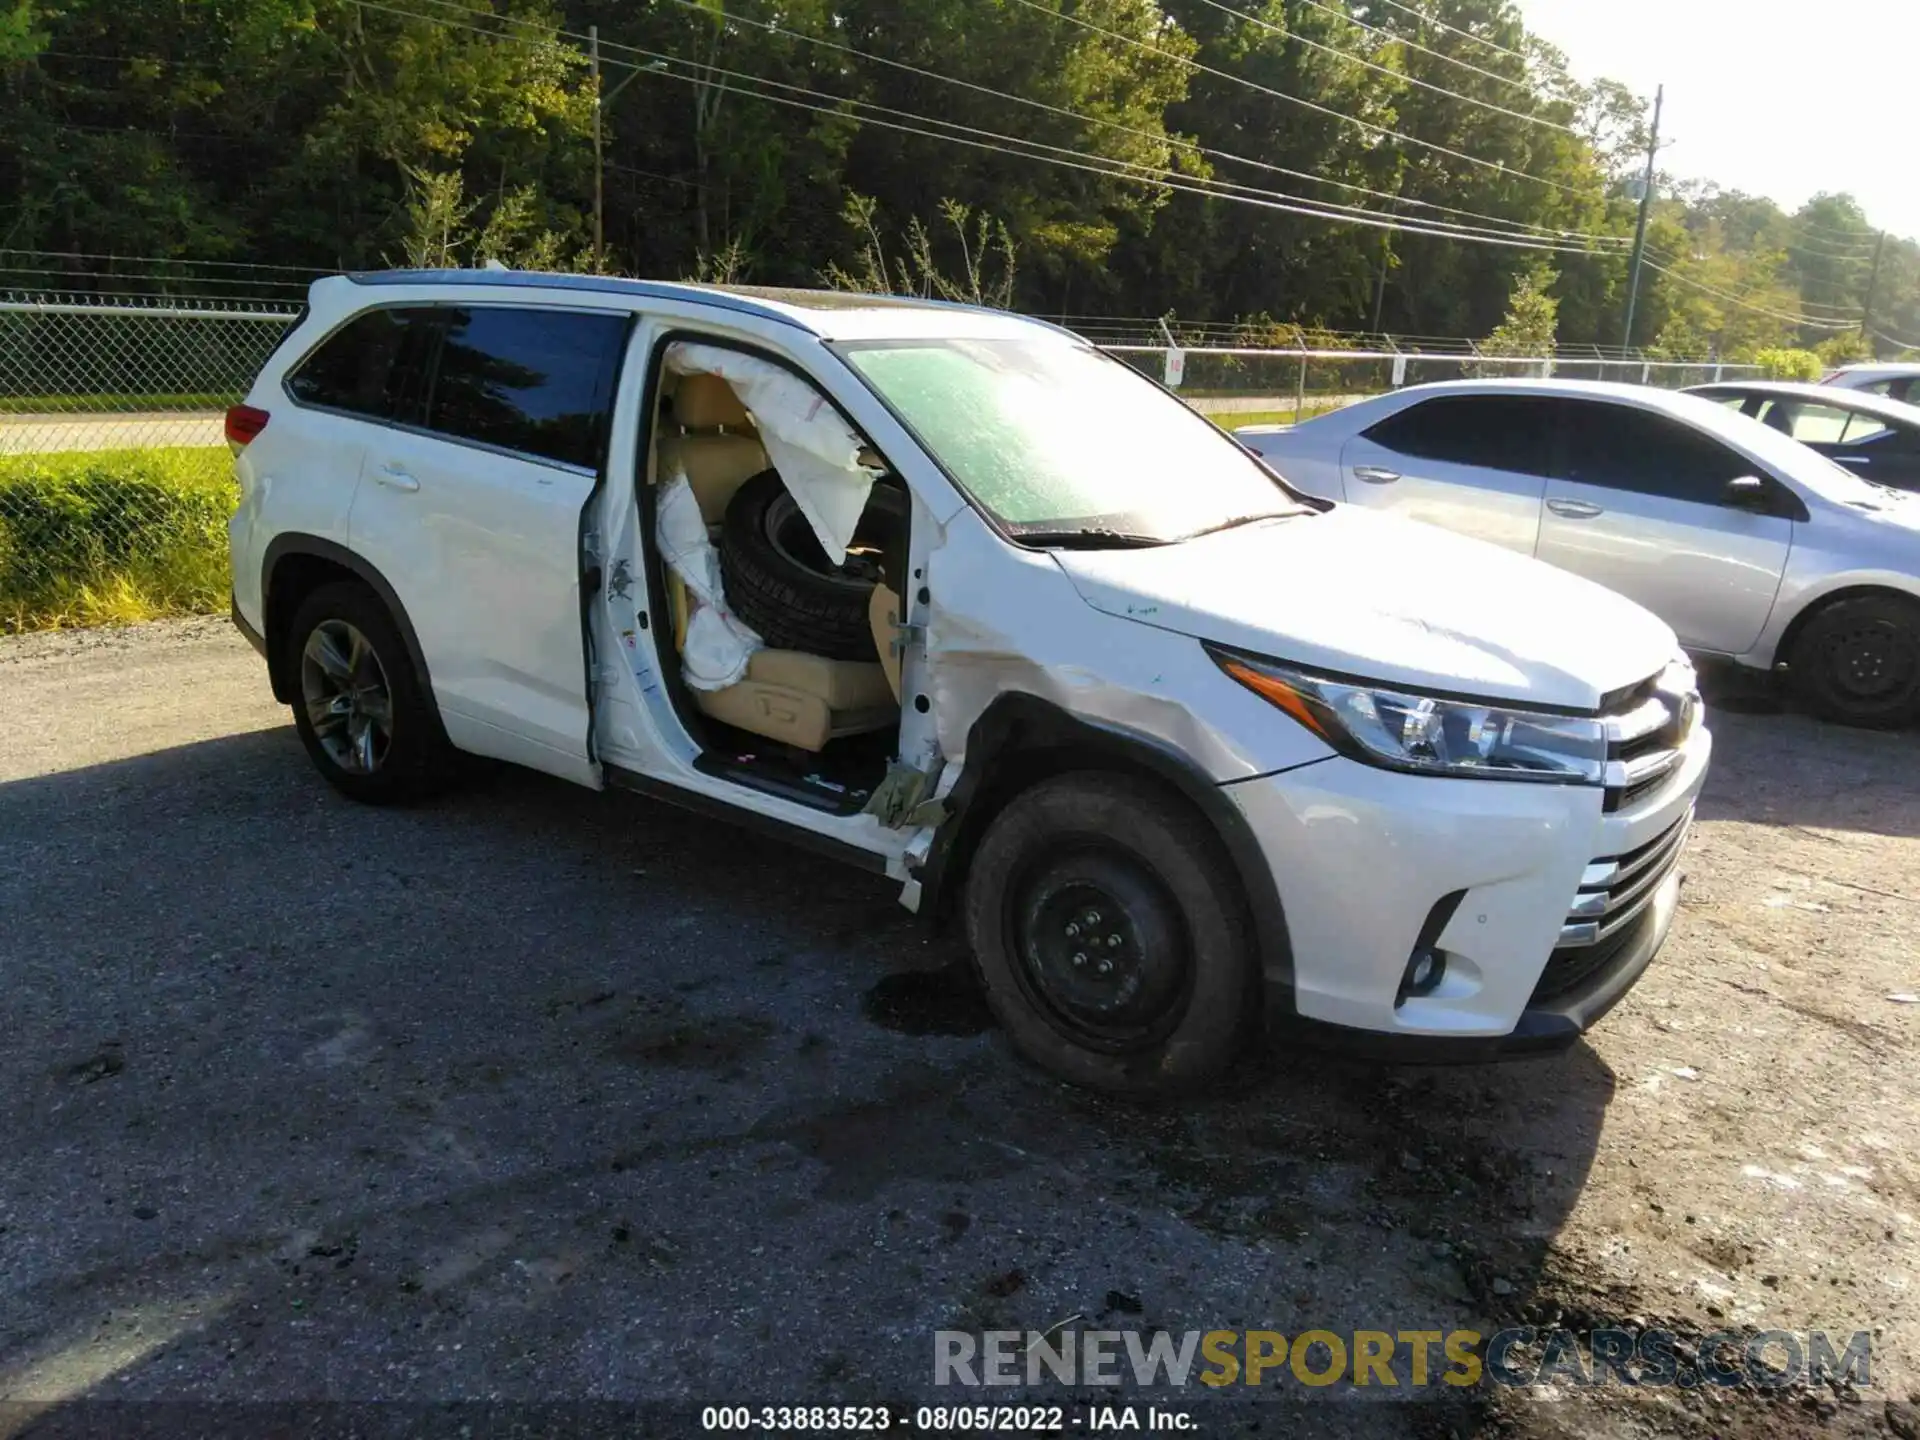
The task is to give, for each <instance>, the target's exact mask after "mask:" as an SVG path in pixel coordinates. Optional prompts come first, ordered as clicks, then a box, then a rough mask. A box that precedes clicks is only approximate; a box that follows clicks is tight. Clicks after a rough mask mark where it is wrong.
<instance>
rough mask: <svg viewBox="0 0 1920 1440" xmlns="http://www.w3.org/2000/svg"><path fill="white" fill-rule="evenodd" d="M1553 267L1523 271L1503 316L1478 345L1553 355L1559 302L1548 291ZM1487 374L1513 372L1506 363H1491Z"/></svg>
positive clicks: (1513, 352) (1504, 352)
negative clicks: (1531, 271) (1536, 271)
mask: <svg viewBox="0 0 1920 1440" xmlns="http://www.w3.org/2000/svg"><path fill="white" fill-rule="evenodd" d="M1554 279H1555V276H1554V274H1553V272H1552V271H1550V270H1549V271H1546V272H1544V273H1542V274H1533V273H1529V274H1525V275H1522V276H1521V277H1520V278H1519V280H1518V281H1516V282H1515V283H1514V287H1513V294H1512V296H1511V297H1510V298H1509V299H1508V301H1507V313H1506V317H1505V318H1504V319H1503V320H1501V322H1500V323H1499V324H1498V325H1496V326H1494V327H1493V329H1492V330H1491V331H1490V332H1488V334H1487V338H1486V339H1484V340H1482V341H1481V342H1480V349H1481V350H1482V351H1484V352H1485V353H1486V354H1488V355H1506V356H1534V357H1537V358H1539V359H1542V360H1550V359H1552V358H1553V355H1554V352H1555V350H1556V349H1557V348H1558V338H1557V337H1558V335H1559V330H1560V302H1559V301H1558V300H1556V299H1554V298H1553V296H1551V295H1549V294H1548V293H1547V289H1548V287H1549V286H1551V285H1552V284H1553V282H1554ZM1486 373H1487V374H1489V375H1499V374H1503V373H1504V374H1512V373H1513V372H1512V371H1511V370H1509V369H1506V368H1505V367H1501V366H1493V367H1489V368H1488V369H1487V371H1486Z"/></svg>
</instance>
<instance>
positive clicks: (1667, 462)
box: [1236, 380, 1920, 727]
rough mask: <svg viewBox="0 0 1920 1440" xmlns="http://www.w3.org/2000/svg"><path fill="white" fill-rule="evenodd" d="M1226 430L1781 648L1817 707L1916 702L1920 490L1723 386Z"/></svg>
mask: <svg viewBox="0 0 1920 1440" xmlns="http://www.w3.org/2000/svg"><path fill="white" fill-rule="evenodd" d="M1236 433H1237V434H1238V436H1239V438H1240V440H1241V441H1242V443H1244V444H1245V445H1247V446H1248V447H1250V448H1251V449H1253V450H1254V451H1255V452H1256V453H1258V454H1259V455H1260V456H1261V457H1262V458H1263V459H1265V460H1266V461H1267V462H1268V463H1269V464H1270V465H1271V466H1272V467H1273V468H1274V469H1275V470H1277V471H1278V472H1279V473H1280V474H1281V475H1283V476H1284V477H1285V478H1286V479H1287V481H1288V482H1289V483H1290V484H1292V485H1293V486H1295V487H1296V488H1298V489H1301V490H1305V491H1306V492H1307V493H1309V494H1312V495H1321V496H1325V497H1326V498H1328V499H1332V500H1345V501H1347V502H1348V503H1350V504H1353V505H1358V506H1362V507H1364V508H1366V509H1369V510H1379V511H1384V512H1387V513H1390V514H1394V515H1400V516H1404V517H1405V518H1407V519H1411V520H1420V521H1425V522H1426V523H1428V524H1432V525H1438V526H1441V527H1442V528H1444V529H1447V530H1454V531H1458V532H1459V533H1461V534H1463V535H1471V536H1473V537H1475V538H1476V539H1480V540H1486V541H1490V542H1492V543H1493V544H1496V545H1501V546H1504V547H1505V548H1507V549H1509V550H1514V551H1518V552H1519V553H1520V554H1523V555H1532V556H1534V557H1536V558H1537V559H1541V560H1545V561H1548V562H1549V563H1551V564H1554V565H1558V566H1560V567H1561V568H1563V569H1566V570H1571V571H1572V572H1573V573H1574V574H1576V575H1583V576H1585V577H1587V578H1588V579H1590V580H1596V581H1598V582H1600V583H1601V584H1603V585H1606V586H1608V587H1609V588H1611V589H1614V590H1617V591H1619V592H1620V593H1621V594H1623V595H1625V596H1627V597H1628V598H1630V599H1633V600H1637V601H1639V602H1640V603H1641V604H1642V605H1645V606H1646V607H1647V608H1648V609H1650V610H1652V611H1653V612H1654V613H1655V614H1656V615H1658V616H1660V617H1661V619H1663V620H1665V621H1666V622H1667V623H1668V624H1670V625H1672V626H1673V628H1674V630H1675V631H1676V632H1678V634H1679V636H1680V640H1681V643H1682V644H1684V645H1685V646H1686V647H1687V649H1688V650H1690V651H1693V652H1695V653H1697V654H1705V655H1712V656H1719V657H1725V658H1727V659H1730V660H1732V661H1734V662H1735V663H1737V664H1740V665H1743V666H1749V667H1752V668H1755V669H1759V670H1771V669H1773V668H1774V667H1775V666H1776V665H1785V666H1787V667H1788V668H1789V669H1790V671H1791V674H1792V677H1793V680H1794V682H1795V683H1796V685H1797V686H1798V688H1799V689H1800V691H1801V692H1802V694H1803V695H1804V696H1805V698H1806V700H1807V701H1808V703H1809V704H1810V705H1811V706H1812V707H1813V708H1814V709H1815V710H1817V711H1819V712H1820V713H1821V714H1823V715H1825V716H1827V717H1828V718H1830V719H1833V720H1837V721H1841V722H1843V723H1847V724H1853V725H1866V726H1876V727H1891V726H1900V725H1907V724H1911V723H1913V722H1914V721H1916V720H1920V499H1917V498H1915V497H1913V496H1909V495H1903V494H1900V493H1898V492H1895V491H1892V490H1889V489H1887V488H1885V487H1883V486H1879V485H1875V484H1872V483H1870V482H1868V481H1865V480H1862V479H1860V478H1858V477H1857V476H1855V475H1853V474H1851V473H1850V472H1848V471H1846V470H1844V469H1842V468H1841V467H1840V466H1838V465H1836V464H1834V463H1833V462H1832V461H1830V460H1828V459H1826V458H1824V457H1823V456H1821V455H1819V454H1817V453H1816V452H1814V451H1813V450H1810V449H1808V448H1807V447H1806V446H1805V445H1801V444H1798V443H1797V442H1795V441H1793V440H1791V439H1789V438H1788V437H1787V436H1785V435H1783V434H1781V433H1780V432H1779V431H1777V430H1773V429H1770V428H1768V427H1767V426H1765V425H1763V424H1760V423H1759V422H1758V421H1755V420H1752V419H1749V418H1747V417H1746V416H1744V415H1741V414H1738V413H1737V412H1735V411H1732V410H1729V409H1728V408H1727V407H1726V406H1724V405H1718V404H1715V403H1714V402H1712V401H1710V400H1705V399H1702V398H1700V397H1699V396H1695V395H1686V394H1673V393H1671V392H1668V391H1663V390H1653V389H1648V388H1645V387H1642V386H1636V385H1612V384H1603V383H1599V382H1595V381H1578V380H1466V381H1454V382H1450V383H1446V384H1439V385H1420V386H1414V387H1412V388H1410V389H1406V390H1399V391H1395V392H1394V393H1392V394H1389V395H1381V396H1376V397H1375V398H1373V399H1370V400H1363V401H1361V402H1359V403H1358V404H1355V405H1350V406H1348V407H1347V408H1346V409H1344V410H1337V411H1334V412H1333V413H1331V414H1328V415H1322V416H1319V417H1317V418H1315V419H1313V420H1309V421H1307V422H1306V423H1305V424H1303V425H1299V426H1250V427H1248V428H1246V429H1243V430H1240V431H1238V432H1236ZM1489 603H1499V601H1498V597H1494V596H1489Z"/></svg>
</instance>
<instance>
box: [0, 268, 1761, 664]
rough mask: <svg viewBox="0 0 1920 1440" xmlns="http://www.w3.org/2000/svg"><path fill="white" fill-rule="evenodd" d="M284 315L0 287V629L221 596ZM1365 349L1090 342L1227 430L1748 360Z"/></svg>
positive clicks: (216, 600)
mask: <svg viewBox="0 0 1920 1440" xmlns="http://www.w3.org/2000/svg"><path fill="white" fill-rule="evenodd" d="M297 315H298V311H297V309H296V308H295V307H293V306H291V305H272V304H246V303H241V302H234V301H202V302H199V303H192V302H187V301H180V300H163V299H151V300H139V299H133V298H121V299H114V300H104V299H101V298H98V297H95V298H92V299H89V298H85V297H80V296H72V297H62V296H30V297H23V296H18V295H16V296H14V297H11V298H6V297H0V632H9V631H18V630H26V629H37V628H43V627H49V626H59V625H85V624H101V623H111V622H116V621H128V620H140V619H147V618H150V617H152V616H155V615H167V614H196V613H207V612H213V611H218V610H220V609H222V608H223V607H224V606H225V605H226V603H227V594H228V588H229V585H228V576H227V542H226V522H227V517H228V516H229V515H230V514H231V513H232V509H233V506H234V504H235V502H236V500H237V494H236V492H235V488H234V481H233V470H232V463H231V457H230V456H229V454H228V452H227V447H226V443H225V439H224V434H223V428H222V423H221V417H222V412H223V411H224V410H225V408H226V407H227V406H228V405H230V404H233V403H234V402H235V401H237V400H239V399H240V397H241V396H242V395H244V394H245V393H246V391H247V389H248V388H249V386H250V385H251V384H252V382H253V377H254V376H255V375H256V374H257V373H258V372H259V369H260V367H261V366H262V365H263V364H264V363H265V361H266V359H267V356H268V355H269V354H271V353H272V351H273V349H274V347H275V346H276V345H277V344H278V343H279V342H280V339H281V337H282V336H283V335H285V333H286V331H287V328H288V327H289V326H290V325H291V324H292V323H293V322H294V320H295V319H296V318H297ZM1389 343H1390V342H1389ZM1378 345H1379V337H1375V341H1374V344H1373V346H1372V348H1360V346H1358V345H1356V347H1355V348H1352V349H1258V348H1235V347H1231V346H1211V347H1196V348H1192V349H1180V350H1170V349H1169V348H1167V347H1166V346H1164V345H1149V344H1114V343H1107V344H1106V345H1104V347H1103V348H1105V349H1107V350H1108V351H1109V353H1111V354H1114V355H1116V356H1117V357H1118V358H1120V359H1122V360H1124V361H1126V362H1127V363H1128V364H1131V365H1134V366H1135V367H1137V368H1138V369H1140V370H1142V371H1143V372H1145V373H1147V374H1149V375H1152V376H1153V377H1154V378H1155V379H1160V380H1166V381H1169V382H1171V383H1175V384H1176V388H1177V389H1178V391H1179V393H1180V394H1181V395H1182V396H1183V397H1184V398H1185V399H1187V401H1188V402H1189V403H1190V404H1192V405H1194V407H1195V408H1196V409H1199V410H1201V411H1203V412H1206V413H1208V414H1210V415H1212V416H1213V417H1214V418H1215V419H1217V420H1218V421H1219V422H1220V423H1221V424H1223V425H1227V426H1233V425H1237V424H1245V423H1249V422H1251V421H1254V420H1268V421H1271V420H1292V419H1300V418H1305V417H1306V416H1309V415H1313V414H1317V413H1319V412H1320V411H1323V410H1326V409H1331V408H1334V407H1337V406H1339V405H1342V404H1348V403H1351V402H1352V401H1354V400H1356V399H1359V398H1362V397H1364V396H1367V395H1376V394H1379V393H1381V392H1383V391H1386V390H1389V389H1393V388H1397V387H1399V386H1403V385H1417V384H1423V383H1426V382H1429V381H1436V380H1457V379H1464V378H1471V377H1478V376H1487V375H1502V374H1536V375H1537V374H1541V373H1547V372H1549V371H1550V372H1551V373H1557V374H1561V375H1578V376H1582V377H1585V378H1590V379H1604V380H1621V381H1630V382H1634V383H1640V384H1656V385H1664V386H1669V387H1679V386H1684V385H1693V384H1699V383H1702V382H1704V381H1707V380H1711V379H1714V378H1716V377H1717V376H1719V375H1722V374H1733V373H1740V372H1746V371H1749V370H1751V369H1752V367H1745V366H1733V365H1726V366H1722V365H1716V364H1712V363H1703V364H1678V363H1667V362H1656V361H1649V360H1646V359H1645V358H1644V357H1641V356H1638V355H1624V354H1619V353H1615V354H1611V355H1608V354H1605V353H1602V352H1600V351H1594V352H1593V353H1592V354H1591V355H1566V354H1563V355H1560V356H1558V357H1556V358H1555V359H1554V360H1552V361H1542V360H1539V359H1533V358H1523V357H1501V356H1490V355H1485V354H1482V353H1479V352H1478V351H1477V350H1475V349H1473V348H1472V347H1470V346H1466V345H1462V344H1459V343H1458V342H1454V343H1453V345H1452V346H1451V348H1444V347H1447V345H1448V342H1437V343H1423V345H1422V346H1421V347H1420V348H1417V349H1402V348H1398V347H1394V348H1378Z"/></svg>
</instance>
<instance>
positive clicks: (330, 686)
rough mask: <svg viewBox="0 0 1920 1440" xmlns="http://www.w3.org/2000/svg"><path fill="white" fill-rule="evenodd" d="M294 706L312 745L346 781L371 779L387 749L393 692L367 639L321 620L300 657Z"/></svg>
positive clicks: (341, 623) (347, 627)
mask: <svg viewBox="0 0 1920 1440" xmlns="http://www.w3.org/2000/svg"><path fill="white" fill-rule="evenodd" d="M300 700H301V703H302V704H303V705H305V706H306V709H307V720H308V722H309V723H310V724H311V725H312V726H313V735H314V739H316V740H317V741H319V742H320V747H321V748H322V749H323V750H325V751H326V752H327V756H328V758H329V759H331V760H332V761H333V763H334V764H336V765H338V766H339V767H340V768H341V769H342V770H344V771H346V772H347V773H348V774H350V775H371V774H373V773H374V772H375V771H377V770H378V769H379V768H380V767H381V766H382V765H384V764H385V763H386V760H387V754H388V752H389V751H390V750H391V749H392V748H393V691H392V689H391V688H390V686H389V685H388V683H387V672H386V669H385V668H384V667H383V666H382V665H381V664H380V657H379V655H378V654H376V653H375V651H374V648H373V646H372V645H371V644H370V643H368V641H367V637H366V636H365V635H362V634H361V633H360V631H359V630H357V629H356V628H355V627H354V626H352V625H350V624H348V623H347V622H346V621H345V620H324V621H322V622H321V623H320V624H319V625H317V626H315V627H314V630H313V633H312V634H310V635H309V636H308V637H307V644H306V648H305V649H304V650H302V651H301V654H300Z"/></svg>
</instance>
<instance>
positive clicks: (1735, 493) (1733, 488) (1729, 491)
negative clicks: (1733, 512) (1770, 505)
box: [1726, 475, 1767, 510]
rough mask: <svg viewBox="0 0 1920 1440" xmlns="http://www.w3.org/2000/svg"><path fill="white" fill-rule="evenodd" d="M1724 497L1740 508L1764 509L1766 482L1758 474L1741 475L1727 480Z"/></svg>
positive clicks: (1729, 502) (1730, 503)
mask: <svg viewBox="0 0 1920 1440" xmlns="http://www.w3.org/2000/svg"><path fill="white" fill-rule="evenodd" d="M1726 497H1727V503H1728V504H1729V505H1738V506H1739V507H1740V508H1741V509H1742V510H1762V509H1765V508H1766V505H1767V482H1766V481H1764V480H1762V479H1761V478H1760V477H1759V476H1758V475H1742V476H1740V477H1739V478H1738V479H1735V480H1729V481H1728V482H1727V488H1726Z"/></svg>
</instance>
